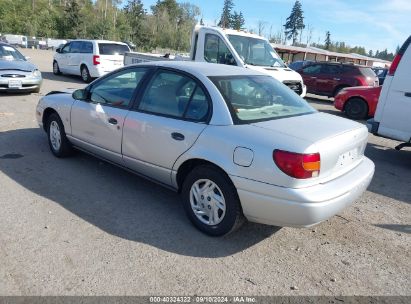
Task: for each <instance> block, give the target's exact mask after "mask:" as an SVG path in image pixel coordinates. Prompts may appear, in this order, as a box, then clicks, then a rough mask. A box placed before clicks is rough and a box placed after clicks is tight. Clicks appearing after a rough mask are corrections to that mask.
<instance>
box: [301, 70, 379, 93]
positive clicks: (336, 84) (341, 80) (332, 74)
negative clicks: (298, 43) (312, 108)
mask: <svg viewBox="0 0 411 304" xmlns="http://www.w3.org/2000/svg"><path fill="white" fill-rule="evenodd" d="M298 72H299V73H300V74H301V76H302V77H303V79H304V83H305V85H306V86H307V92H308V93H312V94H316V95H323V96H328V97H334V96H336V95H337V94H338V92H339V91H340V90H342V89H343V88H346V87H355V86H373V87H377V86H378V77H377V76H376V75H375V73H374V72H373V70H372V69H371V68H370V67H367V66H361V65H353V64H348V63H347V64H346V63H338V62H317V63H313V64H310V65H307V66H305V67H303V68H301V69H299V70H298Z"/></svg>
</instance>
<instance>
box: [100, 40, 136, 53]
mask: <svg viewBox="0 0 411 304" xmlns="http://www.w3.org/2000/svg"><path fill="white" fill-rule="evenodd" d="M98 49H99V51H100V55H124V53H125V52H130V49H129V47H128V46H127V45H124V44H116V43H99V44H98Z"/></svg>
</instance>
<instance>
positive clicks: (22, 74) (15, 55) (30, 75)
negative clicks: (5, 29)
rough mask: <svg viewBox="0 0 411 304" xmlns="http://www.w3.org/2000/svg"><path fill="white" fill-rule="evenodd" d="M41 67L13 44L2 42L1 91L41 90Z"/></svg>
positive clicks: (0, 51)
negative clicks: (29, 60) (30, 60)
mask: <svg viewBox="0 0 411 304" xmlns="http://www.w3.org/2000/svg"><path fill="white" fill-rule="evenodd" d="M42 81H43V79H42V77H41V73H40V71H39V69H38V68H37V67H36V66H35V65H34V64H32V63H30V62H28V61H27V59H26V57H24V56H23V55H22V54H21V53H20V52H19V51H18V50H17V49H15V48H14V47H13V46H11V45H9V44H6V43H3V42H0V92H2V91H8V92H21V91H25V92H36V93H38V92H39V91H40V87H41V83H42Z"/></svg>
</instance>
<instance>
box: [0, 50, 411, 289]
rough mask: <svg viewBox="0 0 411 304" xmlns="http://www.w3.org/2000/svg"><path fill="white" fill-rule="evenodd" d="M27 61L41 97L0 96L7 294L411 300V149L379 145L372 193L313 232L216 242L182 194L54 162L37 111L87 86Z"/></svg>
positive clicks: (39, 57) (37, 56)
mask: <svg viewBox="0 0 411 304" xmlns="http://www.w3.org/2000/svg"><path fill="white" fill-rule="evenodd" d="M24 53H25V54H26V55H28V56H30V57H32V61H33V62H34V63H36V64H37V65H38V66H39V67H40V69H41V71H42V72H43V76H44V79H45V80H44V84H43V87H42V90H41V94H31V95H2V94H0V210H1V212H0V294H1V295H148V294H151V295H153V294H154V295H158V294H161V295H183V294H187V295H194V294H196V295H199V294H200V295H239V294H242V295H411V279H410V276H411V263H410V260H411V259H410V257H411V254H410V241H411V234H410V233H411V150H410V149H408V150H407V149H405V150H403V151H401V152H397V151H395V150H393V147H394V146H395V145H396V144H397V143H396V142H394V141H391V140H387V139H380V138H376V137H374V136H372V135H370V138H369V145H368V147H367V150H366V154H367V156H368V157H370V158H371V159H372V160H373V161H374V162H375V164H376V174H375V177H374V180H373V182H372V184H371V186H370V187H369V190H368V191H367V192H366V193H365V194H364V195H363V196H362V197H361V198H360V199H359V200H358V201H357V202H356V203H355V204H354V205H352V206H351V207H349V208H347V209H346V210H344V211H343V212H342V213H340V214H339V215H337V216H334V217H333V218H331V219H330V220H329V221H326V222H324V223H322V224H320V225H318V226H316V227H315V228H313V229H292V228H282V229H280V228H276V227H270V226H264V225H257V224H247V225H245V226H244V227H243V228H242V229H241V230H240V231H238V232H237V233H235V234H233V235H231V236H228V237H223V238H210V237H207V236H205V235H203V234H201V233H200V232H198V231H197V230H196V229H195V228H193V227H192V226H191V224H190V223H189V222H188V220H187V219H186V217H185V215H184V213H183V210H182V207H181V205H180V202H179V197H178V195H177V194H175V193H173V192H170V191H168V190H165V189H163V188H161V187H160V186H157V185H155V184H153V183H150V182H148V181H145V180H143V179H140V178H138V177H136V176H134V175H132V174H130V173H127V172H125V171H123V170H121V169H118V168H117V167H114V166H112V165H109V164H107V163H104V162H101V161H99V160H98V159H95V158H93V157H90V156H88V155H85V154H83V153H77V155H76V156H75V157H73V158H70V159H64V160H60V159H56V158H55V157H53V156H52V155H51V153H50V152H49V150H48V146H47V141H46V136H45V133H44V132H43V131H42V130H40V129H39V128H38V127H37V125H36V123H35V118H34V111H35V105H36V103H37V101H38V99H39V97H40V95H42V94H45V93H47V92H48V91H51V90H56V89H64V88H80V87H83V86H84V85H83V84H82V83H81V82H80V81H79V79H77V78H75V77H65V76H59V77H55V76H54V75H53V74H52V73H51V60H52V59H51V58H52V53H51V52H48V51H32V50H25V51H24ZM309 102H310V103H311V104H312V105H314V106H315V107H316V108H318V109H321V110H323V111H326V112H330V113H333V114H336V115H339V113H338V112H336V111H334V109H333V107H332V103H331V101H327V100H320V99H309Z"/></svg>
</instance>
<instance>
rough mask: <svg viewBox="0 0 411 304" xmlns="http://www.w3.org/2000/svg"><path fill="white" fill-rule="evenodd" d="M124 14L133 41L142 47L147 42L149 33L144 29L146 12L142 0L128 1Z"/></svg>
mask: <svg viewBox="0 0 411 304" xmlns="http://www.w3.org/2000/svg"><path fill="white" fill-rule="evenodd" d="M124 12H125V15H126V18H127V21H128V23H129V24H130V28H131V33H130V34H131V35H130V36H131V40H132V41H133V42H134V43H136V45H137V46H140V45H141V44H143V43H144V42H146V41H147V34H146V33H147V31H146V30H145V29H144V28H143V25H144V19H145V17H146V11H145V9H144V7H143V3H142V2H141V0H128V3H127V4H126V6H125V7H124Z"/></svg>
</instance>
